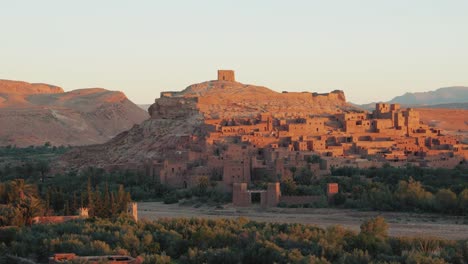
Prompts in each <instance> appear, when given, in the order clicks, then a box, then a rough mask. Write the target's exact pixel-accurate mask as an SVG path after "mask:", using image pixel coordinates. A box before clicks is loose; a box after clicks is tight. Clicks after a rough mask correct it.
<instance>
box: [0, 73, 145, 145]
mask: <svg viewBox="0 0 468 264" xmlns="http://www.w3.org/2000/svg"><path fill="white" fill-rule="evenodd" d="M147 118H148V115H147V113H145V111H143V110H142V109H140V108H139V107H138V106H136V105H135V104H133V103H132V102H131V101H130V100H128V99H127V97H126V96H125V94H123V93H122V92H116V91H109V90H105V89H101V88H92V89H79V90H74V91H70V92H64V90H63V89H62V88H60V87H57V86H53V85H48V84H31V83H26V82H19V81H8V80H0V145H3V146H5V145H17V146H29V145H42V144H44V143H45V142H50V143H51V144H53V145H88V144H97V143H104V142H105V141H107V140H109V139H111V138H112V137H114V136H115V135H117V134H118V133H120V132H122V131H125V130H127V129H129V128H131V127H132V126H133V125H134V124H138V123H141V122H142V121H144V120H145V119H147Z"/></svg>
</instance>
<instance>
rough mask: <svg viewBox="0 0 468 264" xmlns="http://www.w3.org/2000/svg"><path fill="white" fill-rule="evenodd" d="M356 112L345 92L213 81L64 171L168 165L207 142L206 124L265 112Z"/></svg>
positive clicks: (174, 95)
mask: <svg viewBox="0 0 468 264" xmlns="http://www.w3.org/2000/svg"><path fill="white" fill-rule="evenodd" d="M353 110H355V108H354V107H352V106H350V105H349V104H348V103H347V102H346V100H345V95H344V93H343V92H342V91H333V92H331V93H328V94H317V93H292V92H291V93H287V92H283V93H278V92H275V91H273V90H270V89H268V88H266V87H261V86H254V85H247V84H242V83H239V82H235V81H220V80H214V81H208V82H203V83H199V84H194V85H190V86H189V87H187V88H186V89H184V90H183V91H181V92H162V93H161V98H158V99H156V100H155V103H154V104H152V105H151V106H150V108H149V109H148V111H149V113H150V116H151V118H150V119H148V120H146V121H145V122H143V123H141V124H140V125H137V126H134V127H133V128H132V129H130V130H128V131H125V132H123V133H121V134H119V135H118V136H117V137H115V138H113V139H112V140H110V141H109V142H106V143H105V144H101V145H94V146H87V147H81V148H78V149H76V150H74V151H72V152H70V153H67V154H66V155H65V156H63V157H62V159H61V160H60V161H59V163H60V164H61V165H62V166H63V167H68V168H70V167H75V168H79V167H83V166H90V165H94V166H98V167H108V166H112V165H116V166H118V165H119V164H120V165H122V166H127V165H129V164H132V163H141V162H144V161H145V160H148V159H152V160H158V159H160V160H163V158H164V157H166V156H167V155H171V153H175V152H177V150H179V149H180V150H184V149H187V148H188V146H187V144H188V138H189V137H197V138H203V136H204V135H205V133H206V129H207V125H206V123H205V120H206V119H212V118H236V117H252V116H256V115H258V114H260V113H265V112H270V113H272V114H274V115H287V114H288V115H303V116H306V115H323V114H335V113H340V112H343V111H353ZM192 147H193V146H192ZM199 147H203V146H199Z"/></svg>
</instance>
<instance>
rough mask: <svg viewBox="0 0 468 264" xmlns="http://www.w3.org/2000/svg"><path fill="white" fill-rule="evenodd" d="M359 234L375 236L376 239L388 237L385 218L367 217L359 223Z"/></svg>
mask: <svg viewBox="0 0 468 264" xmlns="http://www.w3.org/2000/svg"><path fill="white" fill-rule="evenodd" d="M361 234H365V235H369V236H373V237H376V238H378V239H382V240H383V239H386V238H387V237H388V224H387V222H386V221H385V218H383V217H382V216H377V217H376V218H372V219H369V220H367V221H365V222H364V223H363V224H361Z"/></svg>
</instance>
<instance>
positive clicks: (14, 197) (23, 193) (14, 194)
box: [6, 179, 37, 203]
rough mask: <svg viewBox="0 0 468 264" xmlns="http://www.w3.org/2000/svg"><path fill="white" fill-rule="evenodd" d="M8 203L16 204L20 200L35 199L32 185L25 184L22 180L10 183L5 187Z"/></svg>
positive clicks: (35, 190)
mask: <svg viewBox="0 0 468 264" xmlns="http://www.w3.org/2000/svg"><path fill="white" fill-rule="evenodd" d="M6 189H7V199H8V201H7V202H8V203H13V202H18V201H20V200H23V199H26V198H31V197H33V196H36V197H37V189H36V187H35V186H34V185H31V184H27V183H26V182H25V181H24V179H16V180H13V181H10V182H9V183H8V184H7V186H6Z"/></svg>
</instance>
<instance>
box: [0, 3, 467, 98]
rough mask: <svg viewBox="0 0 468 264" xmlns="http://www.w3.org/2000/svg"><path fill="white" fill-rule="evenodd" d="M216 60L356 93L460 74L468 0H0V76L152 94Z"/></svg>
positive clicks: (245, 73)
mask: <svg viewBox="0 0 468 264" xmlns="http://www.w3.org/2000/svg"><path fill="white" fill-rule="evenodd" d="M217 69H233V70H235V71H236V79H237V80H238V81H240V82H242V83H249V84H257V85H263V86H267V87H269V88H271V89H273V90H276V91H283V90H288V91H310V92H328V91H331V90H335V89H340V90H344V91H345V93H346V96H347V99H348V100H349V101H352V102H356V103H368V102H372V101H381V100H382V101H386V100H390V99H391V98H393V97H394V96H397V95H401V94H403V93H405V92H407V91H409V92H418V91H429V90H435V89H437V88H440V87H447V86H455V85H463V86H468V1H466V0H459V1H457V0H439V1H431V0H392V1H390V0H388V1H383V0H382V1H377V0H362V1H359V0H354V1H350V0H342V1H333V0H327V1H324V0H321V1H312V0H304V1H294V0H291V1H284V0H283V1H274V0H264V1H260V0H237V1H221V0H212V1H207V0H193V1H177V0H170V1H169V0H167V1H156V0H147V1H143V0H139V1H136V0H135V1H130V0H127V1H117V0H109V1H104V0H92V1H91V0H87V1H84V0H80V1H64V0H56V1H51V0H40V1H38V0H30V1H26V0H24V1H23V0H0V79H13V80H22V81H27V82H45V83H50V84H55V85H58V86H61V87H63V88H64V89H65V90H66V91H68V90H72V89H77V88H86V87H103V88H107V89H110V90H120V91H123V92H125V94H126V95H127V96H128V97H129V98H130V99H131V100H132V101H133V102H135V103H151V102H153V100H154V99H155V98H156V97H159V93H160V91H164V90H182V89H183V88H185V87H186V86H188V85H190V84H192V83H198V82H202V81H205V80H212V79H215V78H216V70H217Z"/></svg>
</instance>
